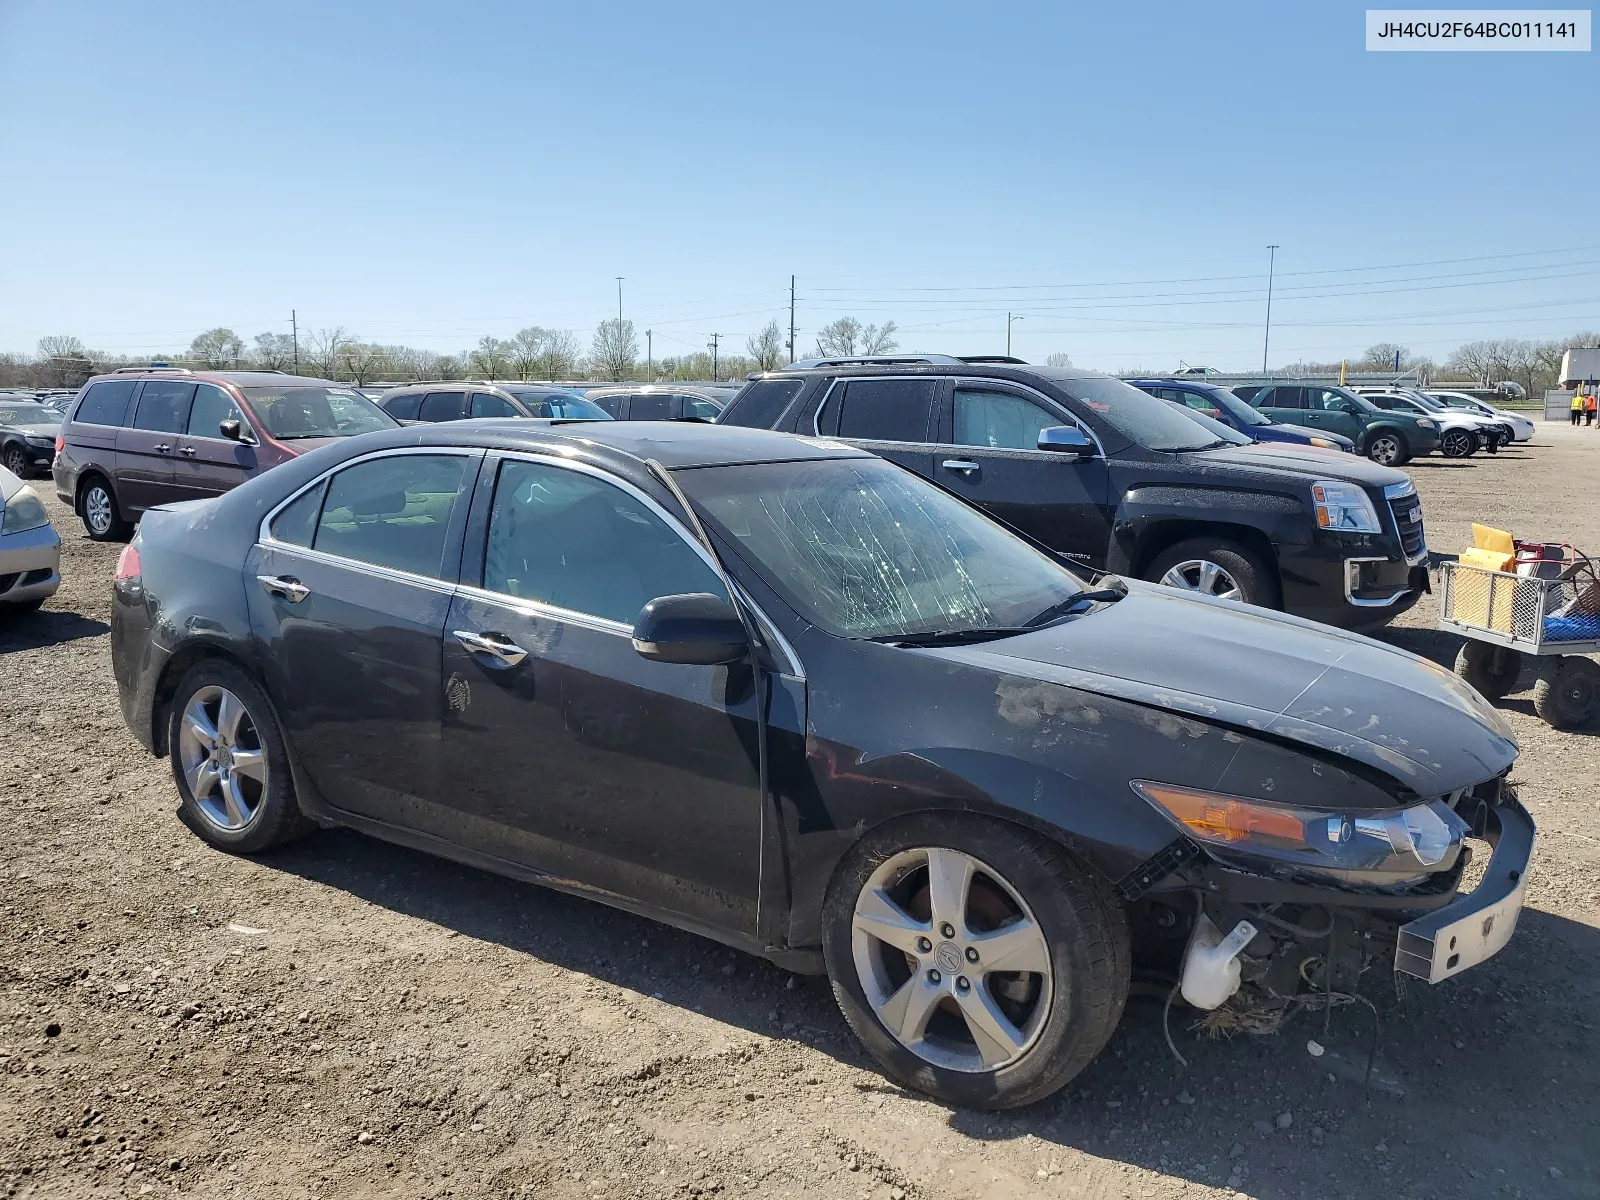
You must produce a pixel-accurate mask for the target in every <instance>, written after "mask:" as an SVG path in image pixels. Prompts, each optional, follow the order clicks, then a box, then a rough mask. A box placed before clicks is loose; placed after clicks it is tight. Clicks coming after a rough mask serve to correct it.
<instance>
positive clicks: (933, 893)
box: [928, 848, 972, 933]
mask: <svg viewBox="0 0 1600 1200" xmlns="http://www.w3.org/2000/svg"><path fill="white" fill-rule="evenodd" d="M971 886H972V860H971V859H970V858H968V857H967V856H966V855H965V854H962V853H961V852H960V851H959V850H941V849H937V848H934V849H930V850H929V851H928V905H929V911H930V913H931V914H932V918H933V924H934V926H935V927H937V926H939V925H943V924H945V923H946V922H948V923H949V924H951V925H954V926H955V927H956V931H957V932H958V933H960V932H963V931H965V929H966V928H967V889H968V888H970V887H971Z"/></svg>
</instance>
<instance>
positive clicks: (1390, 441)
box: [1367, 436, 1400, 467]
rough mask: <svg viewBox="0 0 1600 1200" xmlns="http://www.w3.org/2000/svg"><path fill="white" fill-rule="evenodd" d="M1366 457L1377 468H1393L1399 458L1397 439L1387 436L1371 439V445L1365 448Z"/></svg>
mask: <svg viewBox="0 0 1600 1200" xmlns="http://www.w3.org/2000/svg"><path fill="white" fill-rule="evenodd" d="M1367 457H1368V458H1370V459H1371V460H1372V461H1373V462H1375V463H1377V464H1378V465H1379V466H1383V467H1390V466H1393V465H1394V464H1395V462H1396V461H1397V460H1398V459H1399V458H1400V442H1399V439H1397V438H1393V437H1387V436H1385V437H1378V438H1373V439H1372V444H1371V445H1370V446H1368V447H1367Z"/></svg>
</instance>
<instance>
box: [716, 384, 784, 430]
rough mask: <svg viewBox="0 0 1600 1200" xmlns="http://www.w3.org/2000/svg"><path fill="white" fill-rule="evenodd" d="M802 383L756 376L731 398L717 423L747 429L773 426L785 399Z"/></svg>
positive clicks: (776, 422)
mask: <svg viewBox="0 0 1600 1200" xmlns="http://www.w3.org/2000/svg"><path fill="white" fill-rule="evenodd" d="M804 386H805V380H803V379H757V380H756V381H755V382H754V383H751V384H749V385H748V386H747V387H746V388H745V389H744V391H742V392H740V393H739V394H738V395H737V396H735V397H734V398H733V403H732V404H730V405H728V407H727V409H726V410H725V411H724V412H723V414H722V415H721V416H720V417H718V418H717V422H718V424H721V425H743V426H745V427H747V428H749V429H776V428H777V427H778V420H779V418H781V417H782V416H783V413H784V410H785V409H787V408H788V407H789V402H790V401H791V400H793V399H794V398H795V397H796V396H798V395H799V394H800V389H801V388H802V387H804Z"/></svg>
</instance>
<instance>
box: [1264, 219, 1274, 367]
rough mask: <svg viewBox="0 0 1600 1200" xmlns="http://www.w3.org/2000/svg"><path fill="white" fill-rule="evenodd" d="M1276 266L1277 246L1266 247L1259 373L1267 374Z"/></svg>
mask: <svg viewBox="0 0 1600 1200" xmlns="http://www.w3.org/2000/svg"><path fill="white" fill-rule="evenodd" d="M1277 265H1278V244H1277V243H1276V242H1274V243H1273V244H1272V245H1270V246H1268V247H1267V330H1266V332H1265V333H1264V334H1262V335H1261V373H1262V374H1263V375H1265V374H1266V373H1267V345H1268V343H1269V342H1271V341H1272V272H1273V268H1274V267H1276V266H1277Z"/></svg>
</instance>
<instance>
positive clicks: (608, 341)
mask: <svg viewBox="0 0 1600 1200" xmlns="http://www.w3.org/2000/svg"><path fill="white" fill-rule="evenodd" d="M638 360H639V339H638V338H637V337H636V336H634V332H633V322H632V321H625V320H623V319H622V318H621V317H612V318H611V319H610V320H606V321H601V322H600V324H599V326H598V327H596V329H595V331H594V344H593V345H592V346H591V347H590V350H589V365H590V367H591V369H593V370H594V372H595V373H596V374H597V375H599V376H600V377H601V378H602V379H613V380H615V379H627V378H629V377H630V376H631V375H632V374H633V371H634V367H635V365H636V364H637V362H638Z"/></svg>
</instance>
